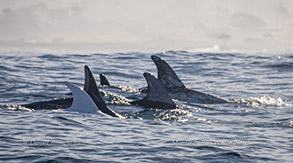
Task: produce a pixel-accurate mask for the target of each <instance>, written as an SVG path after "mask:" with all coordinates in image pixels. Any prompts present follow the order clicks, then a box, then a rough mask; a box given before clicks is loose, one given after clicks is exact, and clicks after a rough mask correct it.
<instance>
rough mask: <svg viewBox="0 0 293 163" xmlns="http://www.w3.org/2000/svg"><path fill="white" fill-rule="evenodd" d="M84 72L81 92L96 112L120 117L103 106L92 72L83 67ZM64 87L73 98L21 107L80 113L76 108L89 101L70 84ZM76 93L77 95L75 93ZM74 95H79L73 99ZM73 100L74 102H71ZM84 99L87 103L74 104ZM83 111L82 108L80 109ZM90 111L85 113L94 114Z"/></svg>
mask: <svg viewBox="0 0 293 163" xmlns="http://www.w3.org/2000/svg"><path fill="white" fill-rule="evenodd" d="M84 70H85V83H84V88H83V90H82V91H84V93H86V94H87V95H88V96H89V97H90V99H91V100H92V101H93V102H94V104H95V105H96V107H97V108H98V110H100V111H101V112H103V113H105V114H107V115H110V116H112V117H120V118H121V117H122V116H121V115H119V114H118V113H115V112H114V111H113V110H111V109H109V108H108V107H107V105H106V104H105V102H104V100H103V98H102V96H101V94H100V91H99V89H98V87H97V85H96V82H95V79H94V77H93V75H92V72H91V71H90V69H89V67H88V66H86V65H85V67H84ZM66 85H67V86H68V87H69V89H70V90H71V91H72V93H73V98H63V99H57V100H50V101H41V102H34V103H31V104H25V105H22V106H24V107H26V108H31V109H60V108H61V109H66V108H69V110H76V111H79V112H82V111H80V110H78V109H77V108H80V107H78V106H80V105H81V104H87V103H91V102H89V101H90V100H88V99H87V98H86V95H84V93H82V92H81V91H80V90H79V89H77V88H75V87H76V86H75V85H73V84H71V83H66ZM75 92H77V93H75ZM74 95H76V96H77V95H80V96H77V97H75V98H74ZM73 99H75V100H73ZM84 99H87V100H85V101H87V102H78V103H77V104H76V103H75V102H74V101H76V100H79V101H83V100H84ZM81 108H83V109H84V107H81ZM90 108H92V109H90V110H88V109H86V111H85V112H91V113H92V112H94V111H93V107H90Z"/></svg>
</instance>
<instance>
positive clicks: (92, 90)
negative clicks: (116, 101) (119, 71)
mask: <svg viewBox="0 0 293 163" xmlns="http://www.w3.org/2000/svg"><path fill="white" fill-rule="evenodd" d="M84 70H85V84H84V90H85V91H86V92H87V93H88V95H89V96H90V97H91V98H92V99H93V101H94V102H95V104H96V105H97V106H98V108H99V110H100V111H101V112H103V113H105V114H108V115H110V116H112V117H119V118H122V116H121V115H119V114H118V113H115V112H114V111H113V110H111V109H110V108H108V107H107V105H106V103H105V101H104V100H103V98H102V96H101V94H100V91H99V89H98V87H97V84H96V81H95V78H94V76H93V74H92V72H91V70H90V69H89V67H88V66H84Z"/></svg>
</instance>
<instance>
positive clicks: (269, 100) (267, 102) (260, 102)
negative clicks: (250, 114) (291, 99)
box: [232, 96, 291, 107]
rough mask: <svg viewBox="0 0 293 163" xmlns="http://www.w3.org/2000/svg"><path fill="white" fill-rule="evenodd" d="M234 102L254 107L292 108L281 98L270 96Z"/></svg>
mask: <svg viewBox="0 0 293 163" xmlns="http://www.w3.org/2000/svg"><path fill="white" fill-rule="evenodd" d="M232 102H235V103H240V104H246V105H250V106H254V107H259V106H291V104H289V103H287V102H286V101H284V100H282V99H281V98H280V97H278V98H273V97H270V96H262V97H250V98H247V99H240V100H237V99H234V100H232Z"/></svg>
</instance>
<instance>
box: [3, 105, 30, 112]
mask: <svg viewBox="0 0 293 163" xmlns="http://www.w3.org/2000/svg"><path fill="white" fill-rule="evenodd" d="M0 108H1V109H7V110H14V111H29V112H32V111H34V109H29V108H26V107H23V106H20V105H10V104H6V105H0Z"/></svg>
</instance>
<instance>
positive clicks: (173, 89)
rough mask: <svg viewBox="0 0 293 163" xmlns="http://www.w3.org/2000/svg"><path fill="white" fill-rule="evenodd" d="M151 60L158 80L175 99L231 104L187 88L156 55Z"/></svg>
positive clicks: (201, 102)
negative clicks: (155, 68) (156, 71)
mask: <svg viewBox="0 0 293 163" xmlns="http://www.w3.org/2000/svg"><path fill="white" fill-rule="evenodd" d="M151 58H152V60H153V61H154V63H155V65H156V67H157V70H158V79H159V80H160V81H161V82H162V83H163V85H164V86H165V87H166V89H167V91H168V92H169V95H170V96H171V97H172V98H173V99H177V100H180V101H187V102H194V103H200V104H222V103H228V102H229V101H228V100H226V99H223V98H220V97H217V96H214V95H210V94H207V93H203V92H199V91H195V90H191V89H188V88H186V87H185V85H184V84H183V82H182V81H181V80H180V79H179V77H178V76H177V74H176V73H175V72H174V70H173V69H172V68H171V67H170V65H169V64H168V63H167V62H166V61H164V60H163V59H162V58H160V57H158V56H156V55H152V56H151Z"/></svg>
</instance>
